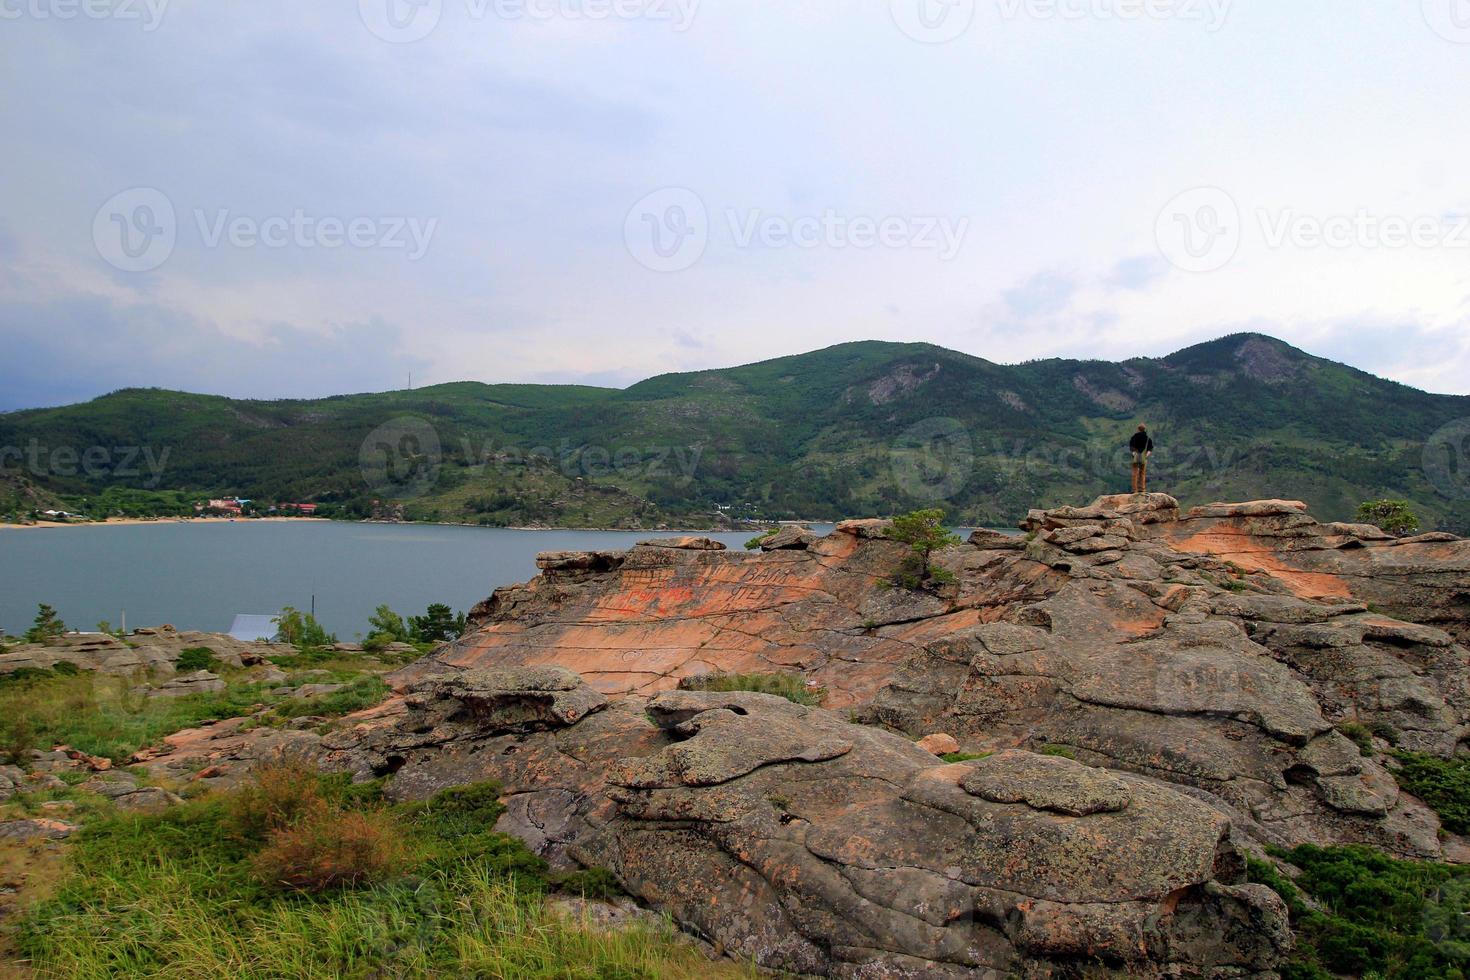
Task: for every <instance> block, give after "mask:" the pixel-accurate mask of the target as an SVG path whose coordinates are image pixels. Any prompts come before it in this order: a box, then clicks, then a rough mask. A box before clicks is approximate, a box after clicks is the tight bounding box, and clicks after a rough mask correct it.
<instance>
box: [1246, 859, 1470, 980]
mask: <svg viewBox="0 0 1470 980" xmlns="http://www.w3.org/2000/svg"><path fill="white" fill-rule="evenodd" d="M1271 853H1272V855H1273V856H1274V857H1278V858H1280V859H1282V860H1285V861H1289V862H1290V863H1291V864H1293V865H1295V866H1296V867H1297V868H1300V869H1301V875H1300V876H1299V877H1298V878H1297V879H1296V881H1294V882H1293V881H1290V880H1288V879H1287V878H1286V877H1285V876H1284V875H1282V874H1281V873H1280V872H1279V871H1278V870H1277V869H1276V868H1275V867H1274V866H1273V865H1271V864H1269V863H1267V862H1264V861H1259V860H1256V859H1254V858H1252V859H1249V860H1248V862H1247V867H1248V871H1249V875H1250V880H1251V881H1254V882H1258V883H1260V884H1263V885H1266V886H1267V887H1269V888H1271V889H1273V890H1274V891H1275V892H1276V893H1277V894H1279V895H1280V896H1281V897H1282V899H1283V900H1284V901H1285V902H1286V906H1287V910H1288V911H1289V912H1290V914H1291V922H1292V928H1293V931H1295V933H1296V935H1297V949H1296V952H1295V954H1294V955H1293V957H1292V961H1291V962H1290V963H1289V964H1288V965H1287V967H1286V968H1285V969H1283V970H1282V977H1283V978H1292V980H1323V978H1327V977H1330V976H1332V975H1333V974H1342V975H1346V976H1373V975H1377V976H1381V977H1385V978H1388V980H1417V978H1446V980H1448V978H1454V980H1463V978H1464V977H1465V976H1466V971H1470V943H1467V941H1466V940H1467V939H1470V932H1467V926H1466V924H1465V922H1466V916H1467V915H1470V904H1467V898H1470V869H1465V868H1459V867H1453V866H1450V865H1444V864H1433V863H1429V862H1421V861H1399V860H1395V859H1393V858H1390V857H1388V856H1386V855H1384V854H1382V853H1380V852H1378V851H1375V850H1373V849H1372V848H1368V847H1362V846H1350V847H1331V848H1321V847H1314V846H1312V845H1303V846H1301V847H1297V848H1294V849H1292V850H1290V851H1283V850H1277V849H1273V850H1272V851H1271ZM1307 896H1310V898H1311V899H1312V901H1313V902H1314V903H1316V907H1315V908H1314V907H1313V905H1312V904H1311V903H1309V902H1308V901H1307V900H1306V897H1307Z"/></svg>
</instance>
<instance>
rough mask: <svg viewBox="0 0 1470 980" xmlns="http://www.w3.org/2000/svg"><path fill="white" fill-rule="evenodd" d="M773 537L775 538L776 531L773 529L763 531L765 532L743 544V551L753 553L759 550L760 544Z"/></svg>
mask: <svg viewBox="0 0 1470 980" xmlns="http://www.w3.org/2000/svg"><path fill="white" fill-rule="evenodd" d="M775 536H776V529H775V528H771V530H769V531H765V532H763V533H761V534H757V535H756V536H755V537H753V538H751V539H750V540H749V541H747V542H745V550H746V551H754V550H755V549H757V548H759V547H760V546H761V542H763V541H765V540H766V539H767V538H772V537H775Z"/></svg>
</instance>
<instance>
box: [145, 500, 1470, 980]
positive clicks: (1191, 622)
mask: <svg viewBox="0 0 1470 980" xmlns="http://www.w3.org/2000/svg"><path fill="white" fill-rule="evenodd" d="M1022 530H1023V531H1024V532H1025V534H1024V535H1023V536H1022V535H1007V534H1003V533H999V532H994V531H980V532H976V533H975V534H974V535H972V536H971V538H970V540H969V541H968V542H966V543H965V544H963V545H959V546H956V547H952V548H949V549H946V550H945V551H943V552H940V553H938V554H936V556H935V560H934V563H935V565H936V566H937V567H939V568H942V569H944V570H946V571H948V572H949V573H950V574H951V576H952V579H953V581H950V582H947V584H943V585H939V586H937V587H936V588H935V589H933V590H931V591H915V590H909V589H904V588H899V587H896V586H892V585H890V584H889V581H890V579H891V578H892V577H893V575H894V574H895V572H896V571H897V569H898V567H899V564H900V562H901V561H902V560H903V558H904V556H905V554H906V548H905V547H904V546H903V545H901V544H899V543H898V542H895V541H892V540H890V539H889V538H888V525H887V523H886V522H883V521H871V520H870V521H850V522H844V523H843V524H841V525H839V526H838V527H837V529H836V531H835V532H834V533H832V534H830V535H827V536H826V537H816V536H815V535H812V534H810V533H809V532H803V531H800V530H791V531H783V532H782V533H781V535H780V536H779V537H777V538H772V539H768V540H767V541H766V542H765V545H764V547H763V549H762V550H761V551H759V552H750V553H745V552H741V553H732V552H728V551H724V550H721V549H719V548H717V547H715V546H714V545H713V543H712V542H709V541H707V540H706V539H699V538H682V539H665V540H659V541H650V542H646V543H644V544H640V545H638V546H636V547H634V548H632V549H629V550H627V551H600V552H585V553H583V552H576V553H565V552H563V553H555V554H547V555H543V556H542V557H541V560H540V562H539V564H540V567H541V569H542V574H541V575H540V576H539V577H537V578H536V579H535V580H533V581H532V582H530V583H527V584H525V585H518V586H512V587H508V588H503V589H499V590H497V591H496V592H495V594H494V595H493V596H492V597H491V598H490V599H488V600H486V602H484V603H482V604H481V606H480V607H479V608H477V610H476V611H475V615H474V617H473V621H474V628H473V629H472V631H471V632H470V633H469V634H467V635H466V636H465V637H463V638H462V639H460V640H459V641H457V642H455V643H453V644H450V645H446V646H444V647H442V648H440V649H439V650H438V651H436V653H435V654H434V655H433V656H431V657H428V658H425V659H423V660H421V661H419V662H418V663H416V664H413V665H411V666H410V667H408V668H405V669H403V670H402V671H399V672H398V673H397V674H396V675H393V677H392V680H393V682H394V686H395V689H396V691H397V695H396V696H395V697H393V698H390V699H389V701H387V702H386V703H384V704H383V705H381V706H379V707H377V708H374V709H372V710H370V711H368V712H363V713H360V714H359V715H357V716H354V717H351V718H349V719H347V720H346V721H345V722H344V723H343V724H342V725H341V726H340V727H339V728H337V729H336V730H335V731H331V732H329V733H328V734H326V735H319V734H317V733H315V732H310V731H272V732H269V733H267V735H266V736H261V735H259V734H258V733H256V732H245V731H242V730H240V728H239V726H233V723H231V722H222V723H220V724H217V725H214V726H211V728H209V729H201V730H198V731H195V732H184V733H180V734H179V735H177V736H174V737H173V738H171V739H170V740H169V743H170V744H169V745H168V746H167V747H166V748H165V749H164V750H163V751H161V752H159V753H154V754H152V755H150V756H149V757H147V758H146V759H144V760H140V761H143V762H144V763H145V764H146V765H148V766H150V767H152V768H155V769H162V770H166V771H172V772H175V773H178V772H183V771H187V770H191V769H198V768H199V766H200V765H201V764H207V765H208V768H206V769H205V770H204V775H205V776H206V777H207V778H209V779H212V780H228V779H230V778H234V777H235V775H236V774H237V773H238V771H239V770H240V769H242V768H243V767H244V766H247V765H248V764H249V763H250V762H251V761H252V760H254V759H257V758H259V757H261V755H262V754H264V753H266V752H269V751H279V750H290V751H299V752H306V753H309V754H312V755H314V756H315V757H317V758H318V759H319V760H320V761H321V764H322V765H323V766H324V767H327V768H331V769H338V770H341V769H346V770H350V771H352V772H354V773H355V774H357V775H358V776H359V777H362V778H368V777H373V776H386V777H389V782H388V792H389V794H390V795H392V796H395V797H400V798H423V797H426V796H429V795H431V794H432V793H433V792H435V791H437V790H438V789H440V788H443V787H446V786H451V785H456V784H461V783H470V782H476V781H480V780H485V779H498V780H500V781H502V783H503V784H504V786H505V791H506V794H507V795H506V799H507V804H508V806H509V811H508V813H507V814H506V816H505V817H504V818H502V821H501V824H500V829H503V830H507V831H509V832H512V833H515V834H517V835H518V836H520V837H522V838H523V839H525V840H526V841H528V842H529V843H530V844H531V845H532V846H533V847H534V848H535V849H536V850H538V851H539V852H540V853H542V854H543V855H545V856H547V857H548V858H549V859H551V860H553V861H557V862H561V863H573V864H575V863H580V864H585V865H601V866H605V867H607V868H608V869H610V870H611V871H612V872H613V873H614V874H615V875H616V876H617V878H618V880H619V881H620V882H621V883H622V884H623V885H624V887H626V888H627V889H628V890H629V891H630V892H631V893H632V894H634V895H636V896H638V897H639V898H641V899H642V900H643V901H645V902H646V903H648V904H649V905H651V906H653V907H655V908H658V909H662V910H664V911H667V912H668V913H669V914H671V915H672V916H673V917H674V918H675V919H676V920H677V921H679V922H680V923H681V924H683V925H684V926H685V927H687V928H689V929H691V930H692V931H695V932H697V933H699V934H701V935H703V936H705V937H706V938H708V939H710V940H711V941H713V942H715V943H716V944H717V945H719V946H721V947H723V948H725V949H728V950H730V951H731V952H734V953H738V954H740V955H744V956H748V957H750V958H752V959H754V960H755V961H756V962H758V963H761V964H762V965H765V966H769V967H773V968H778V969H783V970H791V971H798V972H809V973H818V974H826V975H834V976H850V977H893V976H939V977H942V976H950V975H955V976H960V975H967V976H968V975H973V974H972V973H970V972H967V971H975V970H979V971H982V972H981V975H985V974H984V972H983V971H986V970H990V971H994V972H993V975H994V976H997V977H1000V976H1011V975H1019V976H1055V975H1073V974H1074V973H1077V972H1079V971H1080V970H1081V969H1082V968H1083V967H1084V965H1088V966H1095V965H1098V964H1101V965H1103V966H1104V967H1106V968H1108V969H1118V970H1123V971H1126V972H1129V973H1130V975H1137V976H1164V975H1170V976H1173V975H1185V976H1214V977H1227V976H1270V975H1272V972H1271V971H1272V970H1273V968H1274V966H1275V965H1276V964H1277V963H1278V962H1279V961H1280V959H1281V957H1282V955H1283V951H1284V950H1285V949H1287V947H1288V946H1289V943H1290V937H1289V933H1288V932H1287V929H1286V925H1285V922H1286V919H1285V914H1284V911H1283V909H1282V908H1281V905H1280V903H1279V902H1278V901H1277V900H1276V898H1275V896H1274V894H1273V893H1271V892H1269V891H1267V890H1265V889H1263V888H1258V887H1256V886H1252V885H1247V884H1245V883H1244V878H1243V870H1242V869H1243V853H1244V852H1251V851H1255V852H1258V851H1259V850H1260V848H1261V846H1262V845H1263V844H1281V845H1292V844H1297V843H1304V842H1312V843H1320V844H1339V843H1351V842H1363V843H1368V844H1371V845H1374V846H1376V847H1379V848H1382V849H1384V850H1386V851H1389V852H1391V853H1394V854H1398V855H1403V856H1409V857H1422V858H1446V859H1450V860H1458V859H1460V856H1461V855H1464V854H1466V853H1467V851H1466V849H1465V846H1466V845H1465V842H1464V841H1461V840H1459V839H1458V838H1455V837H1454V836H1453V835H1450V834H1447V833H1444V832H1443V831H1442V830H1441V828H1440V826H1439V822H1438V819H1437V818H1436V816H1435V814H1434V813H1433V812H1432V811H1431V810H1429V809H1428V808H1427V807H1425V806H1424V805H1423V804H1422V803H1421V802H1420V801H1418V800H1416V799H1414V798H1413V797H1411V796H1410V795H1408V794H1407V793H1404V792H1402V791H1401V790H1400V788H1399V787H1398V785H1397V783H1396V782H1395V780H1394V777H1393V774H1392V771H1391V769H1390V766H1389V765H1388V759H1387V756H1386V754H1385V753H1383V752H1381V751H1379V752H1372V753H1370V754H1364V752H1363V751H1362V750H1360V749H1359V747H1358V745H1356V744H1354V743H1353V742H1352V741H1350V740H1349V739H1348V738H1347V737H1346V736H1345V735H1344V734H1343V733H1342V732H1341V731H1340V730H1339V729H1340V728H1342V727H1343V726H1346V725H1348V724H1350V723H1358V724H1360V725H1371V726H1372V728H1373V730H1374V731H1376V732H1379V733H1380V734H1382V735H1384V736H1385V737H1391V738H1393V739H1396V741H1397V744H1398V745H1400V746H1402V747H1404V748H1408V749H1413V750H1416V751H1422V752H1428V753H1433V754H1436V755H1440V756H1448V755H1451V754H1453V753H1456V752H1458V751H1459V750H1460V748H1461V746H1462V744H1463V743H1464V741H1465V740H1466V738H1467V736H1470V728H1467V725H1470V692H1467V685H1470V653H1467V651H1466V649H1465V648H1464V647H1463V646H1461V645H1460V640H1461V639H1462V638H1463V637H1464V636H1466V634H1467V631H1470V605H1467V596H1470V576H1467V565H1470V542H1466V541H1460V540H1456V539H1450V538H1447V537H1445V536H1442V535H1428V536H1422V537H1420V538H1417V539H1407V540H1400V539H1394V538H1391V537H1388V536H1386V535H1383V534H1382V533H1381V532H1378V531H1376V529H1373V528H1368V527H1364V526H1359V525H1341V524H1327V525H1324V524H1319V523H1318V522H1316V521H1314V520H1313V519H1312V518H1311V517H1310V516H1309V515H1308V514H1307V513H1306V512H1305V508H1304V507H1303V506H1302V505H1301V504H1299V503H1295V502H1291V501H1257V502H1252V503H1247V504H1217V505H1209V506H1206V507H1199V508H1194V509H1193V510H1189V511H1182V510H1181V508H1180V507H1179V505H1178V503H1177V502H1176V501H1175V500H1174V499H1173V498H1171V497H1168V496H1166V495H1163V494H1146V495H1133V496H1118V497H1103V498H1099V499H1098V500H1097V501H1095V502H1094V503H1093V504H1091V505H1089V506H1086V507H1064V508H1058V509H1056V510H1050V511H1033V512H1031V513H1030V514H1029V515H1028V516H1027V518H1026V520H1025V522H1024V523H1023V528H1022ZM711 672H725V673H771V672H783V673H792V674H798V675H800V676H801V677H802V678H804V679H805V681H806V684H807V685H808V687H809V688H810V689H813V690H818V689H819V690H821V691H822V692H824V700H823V707H822V708H807V707H800V706H797V705H794V704H791V703H789V702H786V701H783V700H780V699H776V698H772V697H769V696H765V695H756V694H750V693H715V692H695V691H690V690H680V689H679V684H680V682H681V681H683V680H685V679H688V678H693V677H696V676H698V675H702V674H707V673H711ZM929 735H934V736H936V737H935V738H933V739H926V740H925V746H920V745H916V744H914V742H913V740H914V739H918V738H919V737H920V736H929ZM941 736H943V737H941ZM950 738H952V739H953V740H954V741H953V742H951V741H949V740H948V739H950ZM956 746H957V747H959V748H961V749H963V750H964V751H965V752H967V753H975V754H980V753H989V754H988V755H985V756H984V757H982V758H976V759H971V760H970V761H966V762H959V763H955V764H945V763H943V762H942V761H941V760H939V759H938V758H936V757H935V755H934V754H933V753H932V752H931V751H928V750H926V747H927V748H930V749H934V750H935V751H948V750H952V749H953V748H954V747H956ZM1384 747H1386V745H1385V744H1380V748H1384Z"/></svg>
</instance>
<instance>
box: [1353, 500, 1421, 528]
mask: <svg viewBox="0 0 1470 980" xmlns="http://www.w3.org/2000/svg"><path fill="white" fill-rule="evenodd" d="M1358 520H1360V521H1363V522H1365V523H1368V524H1376V525H1378V526H1379V527H1380V528H1382V529H1383V530H1385V531H1387V532H1388V533H1389V534H1398V535H1404V534H1413V533H1414V532H1415V531H1417V530H1419V516H1418V515H1417V514H1415V513H1414V511H1413V509H1412V508H1410V507H1409V502H1408V501H1407V500H1369V501H1367V502H1366V503H1363V504H1360V505H1359V506H1358Z"/></svg>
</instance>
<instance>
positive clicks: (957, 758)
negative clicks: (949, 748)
mask: <svg viewBox="0 0 1470 980" xmlns="http://www.w3.org/2000/svg"><path fill="white" fill-rule="evenodd" d="M992 755H995V753H994V752H946V753H945V754H944V755H941V756H940V757H939V758H941V759H943V760H944V761H945V762H971V761H973V760H975V759H988V758H990V757H991V756H992Z"/></svg>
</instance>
